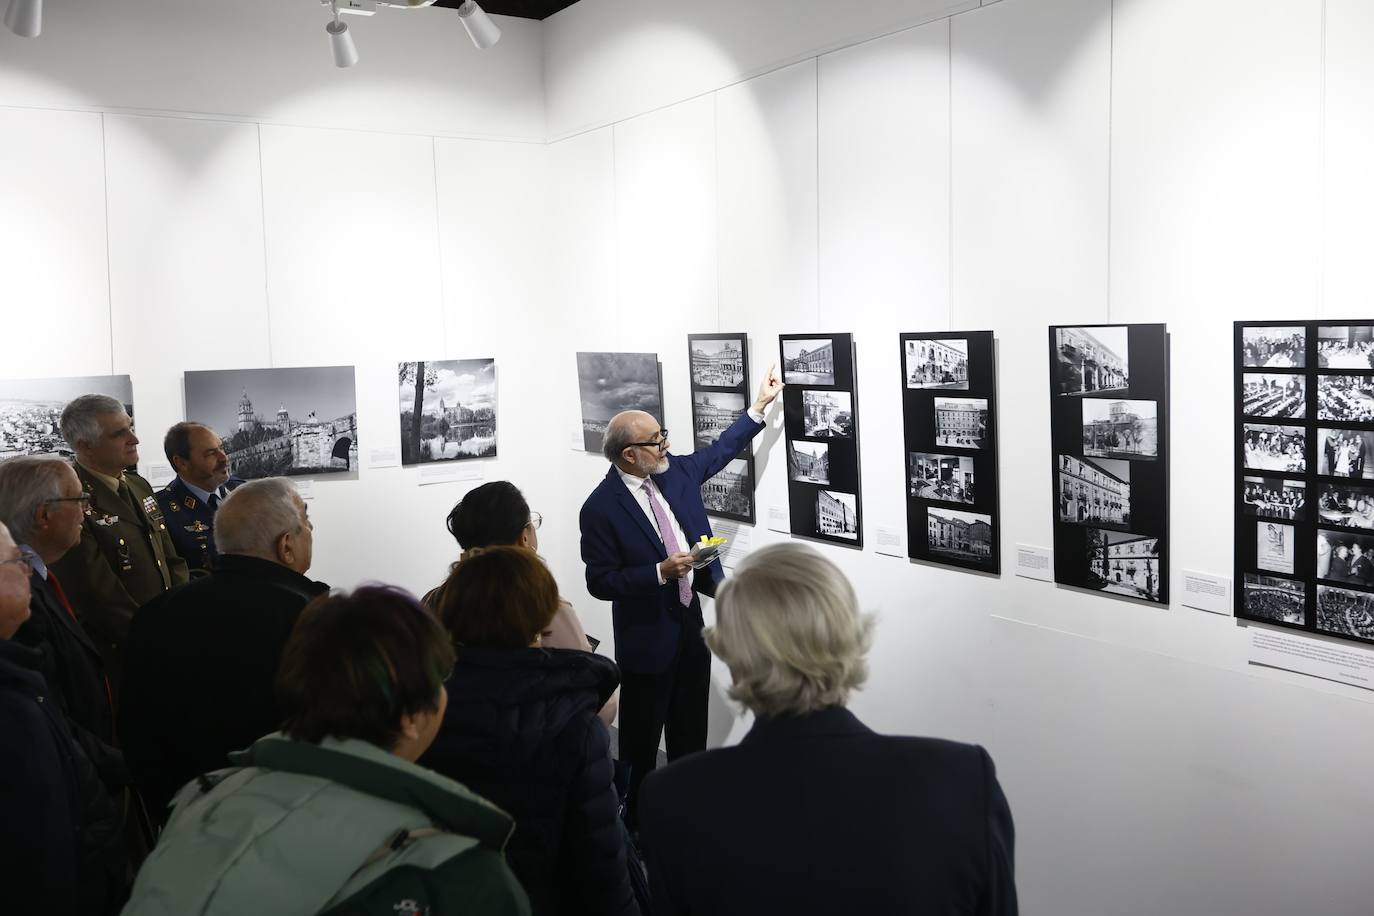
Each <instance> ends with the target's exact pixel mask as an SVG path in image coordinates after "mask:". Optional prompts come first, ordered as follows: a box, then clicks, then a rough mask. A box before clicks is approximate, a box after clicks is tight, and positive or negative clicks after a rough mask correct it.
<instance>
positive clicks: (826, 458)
mask: <svg viewBox="0 0 1374 916" xmlns="http://www.w3.org/2000/svg"><path fill="white" fill-rule="evenodd" d="M787 477H788V479H789V480H797V481H800V482H802V483H821V484H828V483H830V446H829V445H827V444H826V443H824V442H804V441H802V440H800V439H788V440H787Z"/></svg>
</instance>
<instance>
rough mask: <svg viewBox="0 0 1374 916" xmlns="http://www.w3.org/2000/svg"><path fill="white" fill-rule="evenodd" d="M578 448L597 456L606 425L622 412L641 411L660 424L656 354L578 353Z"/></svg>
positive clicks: (660, 385)
mask: <svg viewBox="0 0 1374 916" xmlns="http://www.w3.org/2000/svg"><path fill="white" fill-rule="evenodd" d="M577 390H578V393H579V394H580V395H581V400H582V447H583V449H584V450H586V451H588V452H600V451H601V441H602V440H603V439H604V438H605V437H606V424H607V423H609V422H610V421H611V417H614V416H615V415H616V414H618V413H620V412H621V411H622V410H642V411H644V412H645V413H648V414H651V415H652V416H653V417H654V418H655V419H656V420H658V422H659V423H662V422H663V378H662V375H661V374H660V372H659V368H658V354H656V353H578V354H577Z"/></svg>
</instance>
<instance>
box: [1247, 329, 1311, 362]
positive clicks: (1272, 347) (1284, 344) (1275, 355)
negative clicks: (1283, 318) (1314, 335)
mask: <svg viewBox="0 0 1374 916" xmlns="http://www.w3.org/2000/svg"><path fill="white" fill-rule="evenodd" d="M1241 347H1242V350H1243V352H1242V361H1243V364H1244V365H1245V366H1246V367H1248V368H1257V369H1302V368H1304V367H1305V365H1306V363H1307V329H1306V328H1301V327H1282V328H1244V329H1242V331H1241Z"/></svg>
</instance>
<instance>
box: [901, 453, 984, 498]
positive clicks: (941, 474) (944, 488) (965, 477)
mask: <svg viewBox="0 0 1374 916" xmlns="http://www.w3.org/2000/svg"><path fill="white" fill-rule="evenodd" d="M973 464H974V462H973V458H972V457H970V456H968V455H940V454H935V453H933V452H911V453H910V454H909V455H908V456H907V495H908V496H916V497H919V498H921V499H938V500H942V501H943V502H948V503H968V504H969V505H972V504H973V503H975V502H977V500H976V499H974V489H973Z"/></svg>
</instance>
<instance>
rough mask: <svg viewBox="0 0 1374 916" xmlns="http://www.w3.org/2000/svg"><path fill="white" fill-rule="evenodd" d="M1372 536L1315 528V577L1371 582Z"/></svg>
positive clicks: (1367, 584) (1373, 567)
mask: <svg viewBox="0 0 1374 916" xmlns="http://www.w3.org/2000/svg"><path fill="white" fill-rule="evenodd" d="M1371 553H1374V536H1371V535H1367V534H1352V533H1351V532H1348V531H1332V530H1330V529H1328V528H1319V529H1317V578H1318V579H1330V580H1331V581H1333V582H1352V583H1354V584H1356V585H1363V586H1365V587H1366V588H1368V587H1370V586H1374V557H1371Z"/></svg>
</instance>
